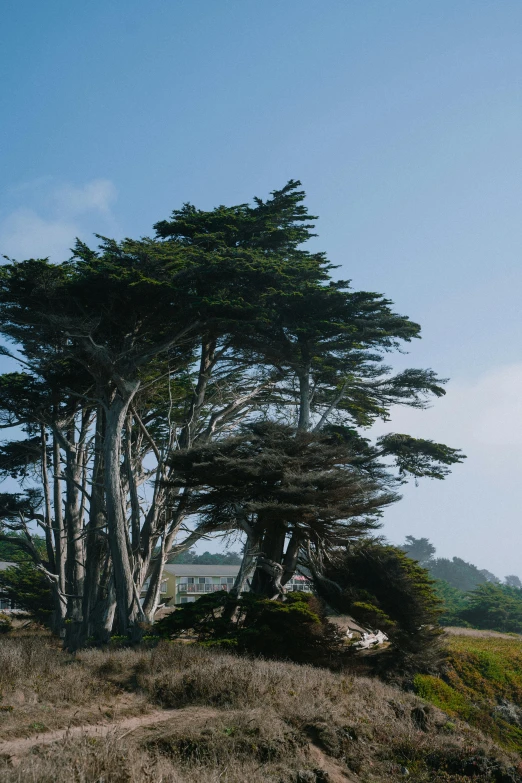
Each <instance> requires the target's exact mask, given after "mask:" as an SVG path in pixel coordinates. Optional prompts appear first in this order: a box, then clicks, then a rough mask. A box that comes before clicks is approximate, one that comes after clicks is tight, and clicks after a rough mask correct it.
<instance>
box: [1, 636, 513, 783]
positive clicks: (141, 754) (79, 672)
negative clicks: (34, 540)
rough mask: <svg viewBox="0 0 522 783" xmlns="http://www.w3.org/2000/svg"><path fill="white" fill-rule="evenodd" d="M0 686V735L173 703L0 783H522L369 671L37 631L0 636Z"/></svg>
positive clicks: (482, 747)
mask: <svg viewBox="0 0 522 783" xmlns="http://www.w3.org/2000/svg"><path fill="white" fill-rule="evenodd" d="M0 692H1V698H0V737H6V736H9V737H11V738H12V737H14V736H27V735H28V734H30V733H31V732H33V733H34V732H35V731H39V732H41V731H43V730H44V729H43V727H42V723H45V726H46V728H57V727H58V726H60V725H62V726H67V725H68V723H69V722H70V721H71V716H74V722H76V723H81V722H82V721H85V722H92V721H93V716H94V712H95V710H96V709H97V708H98V707H101V708H102V709H104V708H103V707H102V705H105V704H110V703H111V702H112V703H113V704H114V705H118V704H120V705H124V708H125V712H126V713H127V714H129V712H135V713H139V712H147V711H148V710H153V709H157V707H158V705H160V706H164V707H170V708H172V707H174V708H180V709H181V710H183V711H182V712H181V713H178V716H179V718H178V721H177V723H175V724H174V723H171V724H169V722H168V721H167V722H166V723H165V724H164V725H162V726H160V727H148V728H147V729H146V730H145V729H144V730H141V731H135V732H134V731H133V732H132V733H131V734H129V735H127V736H124V737H122V738H119V737H117V736H109V737H106V738H103V739H93V738H84V739H83V740H67V741H66V742H61V743H60V744H59V745H54V746H48V747H47V748H45V747H43V748H41V749H38V750H37V751H34V752H32V753H30V754H28V755H24V756H23V757H21V758H20V759H19V763H18V765H16V766H13V765H12V764H11V763H10V762H9V760H8V759H4V760H2V759H0V781H1V783H22V781H23V783H26V782H29V783H51V782H52V783H54V781H58V783H60V781H67V783H76V781H78V783H79V782H80V781H82V783H95V782H97V781H100V780H102V779H103V780H104V781H105V783H145V781H152V780H158V781H159V780H162V781H163V783H169V781H171V782H172V783H192V781H200V780H206V781H209V782H210V783H213V782H214V781H215V782H216V783H218V782H219V783H244V781H245V780H248V781H249V783H298V781H313V780H314V779H315V780H316V781H326V780H328V781H330V782H331V783H342V782H343V781H345V782H346V781H348V782H349V783H355V782H356V781H360V783H366V782H367V783H377V782H378V783H382V782H383V781H387V782H388V781H389V782H390V783H393V782H394V781H401V780H404V777H405V773H404V767H406V768H407V769H408V771H409V776H408V780H410V781H412V783H427V781H434V782H435V781H436V782H437V783H439V782H440V783H464V782H465V781H470V779H473V781H474V783H479V781H490V780H496V781H502V783H504V781H522V777H520V775H519V774H518V772H517V765H518V764H519V762H520V759H519V758H517V757H515V756H510V755H509V754H507V753H504V752H503V751H501V750H500V749H499V748H498V747H496V746H495V745H494V743H493V742H492V741H491V740H489V739H486V738H484V737H483V736H482V735H481V734H480V733H479V732H477V731H475V730H473V729H470V728H469V727H467V726H466V725H464V724H461V723H460V722H459V721H458V720H456V721H455V722H454V723H451V722H449V719H448V715H447V714H445V713H443V712H441V711H439V710H438V709H436V708H430V707H428V706H426V704H425V703H424V702H423V701H421V700H420V699H419V698H418V697H416V696H414V695H413V694H410V693H405V692H404V691H401V690H399V689H397V688H393V687H391V686H388V685H385V684H383V683H382V682H380V681H379V680H377V679H366V678H362V677H353V676H343V675H340V674H334V673H332V672H330V671H327V670H324V669H313V668H310V667H307V666H298V665H295V664H286V663H275V662H268V661H260V660H257V661H252V660H248V659H244V658H236V657H233V656H231V655H228V654H223V653H220V652H216V651H214V650H206V649H202V648H199V647H197V646H195V645H183V644H179V643H162V644H160V645H159V646H158V647H157V648H155V649H152V650H146V649H142V650H112V651H110V650H109V651H100V650H92V651H86V652H84V653H81V654H80V655H78V656H76V657H75V658H72V657H71V656H68V655H66V654H64V653H62V652H61V651H60V650H59V649H58V648H57V647H56V645H53V643H52V642H51V641H50V640H46V639H30V638H27V639H16V638H7V637H3V638H2V639H0ZM2 707H4V709H3V710H2V709H1V708H2ZM10 708H12V709H10ZM120 714H121V713H120ZM185 715H186V716H187V718H186V721H185V718H184V716H185ZM100 717H102V716H101V712H100ZM181 718H183V720H181ZM180 724H181V727H180ZM314 770H315V772H314ZM320 770H323V772H320ZM326 772H327V773H328V776H326V774H323V773H326ZM314 776H315V777H314Z"/></svg>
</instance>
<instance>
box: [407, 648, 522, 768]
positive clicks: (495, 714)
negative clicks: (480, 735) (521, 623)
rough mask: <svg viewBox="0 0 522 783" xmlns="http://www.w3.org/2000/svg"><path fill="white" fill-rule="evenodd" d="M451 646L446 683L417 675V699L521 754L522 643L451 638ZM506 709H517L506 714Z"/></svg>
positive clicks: (444, 680)
mask: <svg viewBox="0 0 522 783" xmlns="http://www.w3.org/2000/svg"><path fill="white" fill-rule="evenodd" d="M446 645H447V652H448V657H447V659H446V666H445V669H444V675H443V678H439V677H433V676H429V675H424V674H418V675H416V677H415V678H414V687H415V691H416V693H417V694H418V695H419V696H421V697H422V698H423V699H426V700H427V701H429V702H431V703H432V704H434V705H435V706H436V707H439V708H440V709H442V710H444V711H445V712H447V713H448V714H449V715H451V716H452V717H458V718H461V719H462V720H466V721H468V722H469V723H471V725H472V726H475V727H477V728H479V729H481V730H482V731H483V732H484V733H486V734H489V735H490V736H491V737H493V739H494V740H495V741H496V742H498V743H499V744H500V745H503V746H504V747H505V748H507V749H509V750H515V751H517V752H518V753H520V752H521V751H522V727H521V716H522V712H521V711H520V706H519V705H522V646H521V644H520V642H519V641H518V640H516V639H505V638H500V637H487V638H478V637H471V636H451V637H448V638H447V640H446ZM499 705H501V706H500V707H499ZM502 705H504V707H503V706H502ZM506 705H512V708H511V709H509V708H508V709H506V708H505V707H506Z"/></svg>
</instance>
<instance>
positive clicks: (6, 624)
mask: <svg viewBox="0 0 522 783" xmlns="http://www.w3.org/2000/svg"><path fill="white" fill-rule="evenodd" d="M12 627H13V623H12V621H11V618H10V617H9V616H8V615H7V614H3V612H0V636H1V635H2V634H4V633H9V631H10V630H11V628H12Z"/></svg>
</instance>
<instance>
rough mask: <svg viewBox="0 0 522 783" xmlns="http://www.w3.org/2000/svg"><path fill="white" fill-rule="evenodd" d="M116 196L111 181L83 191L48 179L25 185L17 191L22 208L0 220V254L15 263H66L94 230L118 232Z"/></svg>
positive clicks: (97, 182)
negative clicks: (79, 241) (45, 260)
mask: <svg viewBox="0 0 522 783" xmlns="http://www.w3.org/2000/svg"><path fill="white" fill-rule="evenodd" d="M116 197H117V191H116V188H115V186H114V184H113V183H112V182H111V181H110V180H107V179H95V180H91V181H90V182H87V183H85V184H84V185H81V186H76V185H73V184H71V183H60V184H57V183H55V182H53V181H50V180H49V179H42V180H39V181H38V182H35V183H33V187H31V184H30V183H26V184H25V185H24V187H23V188H20V189H18V200H19V201H21V202H22V204H21V205H19V206H17V207H15V208H14V209H12V210H11V211H9V212H7V213H6V214H5V215H4V217H3V218H1V219H0V253H2V254H4V255H7V256H10V257H13V258H17V259H23V258H35V257H36V258H45V257H49V258H51V260H54V261H61V260H63V259H65V258H68V257H69V256H70V248H71V247H72V245H73V243H74V240H75V238H76V237H77V236H81V237H85V236H86V234H92V233H93V231H97V232H100V233H103V232H104V231H108V232H109V233H112V234H114V233H117V226H116V220H115V218H114V215H113V213H112V207H113V204H114V203H115V201H116ZM35 201H36V205H34V202H35ZM24 202H25V203H24ZM28 202H29V203H30V206H28V205H27V204H28ZM100 224H101V225H100Z"/></svg>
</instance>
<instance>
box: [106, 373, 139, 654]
mask: <svg viewBox="0 0 522 783" xmlns="http://www.w3.org/2000/svg"><path fill="white" fill-rule="evenodd" d="M121 385H122V386H123V392H122V393H121V394H120V393H118V392H116V394H115V396H114V398H113V399H112V401H111V402H110V404H109V405H108V408H107V411H106V427H105V440H104V449H103V463H104V464H103V475H104V488H105V503H106V508H107V527H108V532H109V546H110V552H111V557H112V564H113V569H114V589H115V593H116V621H117V625H118V632H119V633H120V634H121V635H122V636H128V637H129V638H130V639H131V640H133V641H138V640H139V638H140V636H141V629H140V627H139V625H138V623H139V622H143V621H144V620H145V617H144V614H143V612H142V610H141V606H140V602H139V595H138V594H137V588H136V585H135V583H134V579H133V562H132V552H131V546H130V539H129V530H128V526H127V519H126V515H125V509H124V499H123V497H122V488H121V477H120V464H121V443H122V432H123V427H124V423H125V417H126V415H127V411H128V408H129V405H130V403H131V401H132V398H133V397H134V394H135V393H136V391H137V390H138V387H139V381H134V382H127V383H125V384H123V383H122V384H121Z"/></svg>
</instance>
